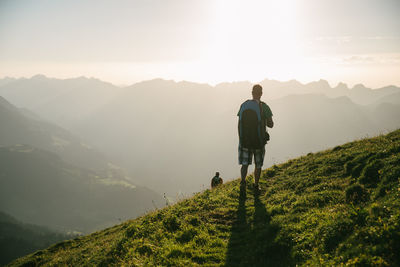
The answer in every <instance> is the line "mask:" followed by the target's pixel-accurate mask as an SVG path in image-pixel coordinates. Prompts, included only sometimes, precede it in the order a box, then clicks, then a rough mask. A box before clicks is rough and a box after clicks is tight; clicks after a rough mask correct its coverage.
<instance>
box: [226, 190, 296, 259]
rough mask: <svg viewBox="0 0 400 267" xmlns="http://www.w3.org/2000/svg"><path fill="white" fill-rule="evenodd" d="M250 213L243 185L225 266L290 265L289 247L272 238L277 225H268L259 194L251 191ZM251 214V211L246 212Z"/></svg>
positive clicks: (277, 228)
mask: <svg viewBox="0 0 400 267" xmlns="http://www.w3.org/2000/svg"><path fill="white" fill-rule="evenodd" d="M252 194H253V195H254V216H253V218H251V217H250V216H248V214H247V210H246V199H247V192H246V188H245V187H241V188H240V195H239V205H238V209H237V212H236V218H235V221H234V222H233V225H232V229H231V236H230V239H229V243H228V251H227V258H226V266H290V265H293V261H292V257H291V247H290V246H289V245H288V244H285V243H284V241H277V240H275V239H276V237H277V235H278V234H279V231H280V227H279V226H278V225H276V224H271V223H270V221H271V216H270V215H269V214H268V212H267V209H266V208H265V204H264V203H263V202H262V201H261V200H260V193H259V192H258V191H255V192H253V193H252ZM250 214H251V212H250Z"/></svg>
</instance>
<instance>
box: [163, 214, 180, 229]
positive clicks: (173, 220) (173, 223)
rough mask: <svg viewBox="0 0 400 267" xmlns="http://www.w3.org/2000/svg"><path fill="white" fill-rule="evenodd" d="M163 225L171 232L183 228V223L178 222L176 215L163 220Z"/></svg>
mask: <svg viewBox="0 0 400 267" xmlns="http://www.w3.org/2000/svg"><path fill="white" fill-rule="evenodd" d="M163 225H164V227H165V229H167V230H168V231H170V232H175V231H176V230H178V229H179V228H180V227H181V223H180V222H179V221H178V218H177V217H176V216H175V215H172V216H168V217H166V218H165V219H164V220H163Z"/></svg>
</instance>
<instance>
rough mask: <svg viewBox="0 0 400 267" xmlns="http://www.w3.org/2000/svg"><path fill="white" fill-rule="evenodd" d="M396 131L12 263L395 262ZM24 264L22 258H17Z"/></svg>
mask: <svg viewBox="0 0 400 267" xmlns="http://www.w3.org/2000/svg"><path fill="white" fill-rule="evenodd" d="M399 177H400V130H398V131H395V132H392V133H390V134H388V135H385V136H380V137H376V138H372V139H365V140H361V141H356V142H352V143H348V144H345V145H342V146H337V147H335V148H333V149H331V150H327V151H324V152H319V153H315V154H311V153H310V154H308V155H307V156H304V157H301V158H298V159H294V160H290V161H288V162H286V163H284V164H281V165H277V166H273V167H272V168H269V169H267V170H265V171H264V172H263V173H262V184H261V186H262V190H261V192H260V193H259V194H257V193H255V192H253V190H252V187H251V185H252V183H251V181H252V177H251V176H249V177H248V180H249V183H248V185H247V188H245V190H240V189H239V183H238V180H236V181H233V182H230V183H227V184H225V185H223V186H222V187H221V188H219V189H216V190H212V191H210V190H206V191H204V192H202V193H199V194H196V195H195V196H194V197H192V198H190V199H185V200H182V201H180V202H179V203H178V204H176V205H173V206H171V207H167V208H164V209H162V210H158V211H155V212H153V213H150V214H148V215H146V216H143V217H140V218H138V219H136V220H132V221H127V222H125V223H123V224H120V225H117V226H114V227H112V228H108V229H106V230H104V231H99V232H96V233H94V234H91V235H88V236H84V237H79V238H77V239H74V240H70V241H66V242H61V243H59V244H56V245H54V246H52V247H50V248H48V249H46V250H42V251H38V252H36V253H34V254H31V255H29V256H27V257H25V258H21V259H18V260H16V261H15V262H13V264H12V265H15V266H19V265H23V264H30V265H29V266H33V265H35V264H43V265H48V266H52V265H56V264H61V265H75V266H79V265H86V266H88V265H90V266H92V265H100V266H107V265H118V266H120V265H129V266H135V265H147V266H148V265H153V266H154V265H162V266H193V265H197V264H199V265H209V266H215V265H216V266H218V265H225V266H280V265H281V266H287V265H296V264H298V265H338V264H340V263H343V264H348V265H359V266H366V265H382V266H384V265H391V266H395V265H397V266H398V265H400V254H399V253H398V252H399V251H400V223H399V221H400V200H399V196H400V185H399ZM26 266H28V265H26Z"/></svg>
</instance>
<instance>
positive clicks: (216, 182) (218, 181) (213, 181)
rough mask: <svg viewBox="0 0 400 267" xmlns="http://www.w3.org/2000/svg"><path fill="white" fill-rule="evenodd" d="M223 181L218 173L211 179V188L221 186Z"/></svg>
mask: <svg viewBox="0 0 400 267" xmlns="http://www.w3.org/2000/svg"><path fill="white" fill-rule="evenodd" d="M223 182H224V180H222V178H221V177H219V172H216V173H215V176H214V177H213V178H212V179H211V188H214V187H216V186H219V185H221V184H223Z"/></svg>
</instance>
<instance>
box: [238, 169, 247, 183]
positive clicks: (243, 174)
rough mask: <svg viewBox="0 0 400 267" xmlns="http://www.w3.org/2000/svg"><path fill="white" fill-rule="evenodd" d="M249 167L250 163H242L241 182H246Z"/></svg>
mask: <svg viewBox="0 0 400 267" xmlns="http://www.w3.org/2000/svg"><path fill="white" fill-rule="evenodd" d="M248 167H249V165H242V168H241V169H240V176H241V178H242V181H241V183H245V182H246V176H247V169H248Z"/></svg>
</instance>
